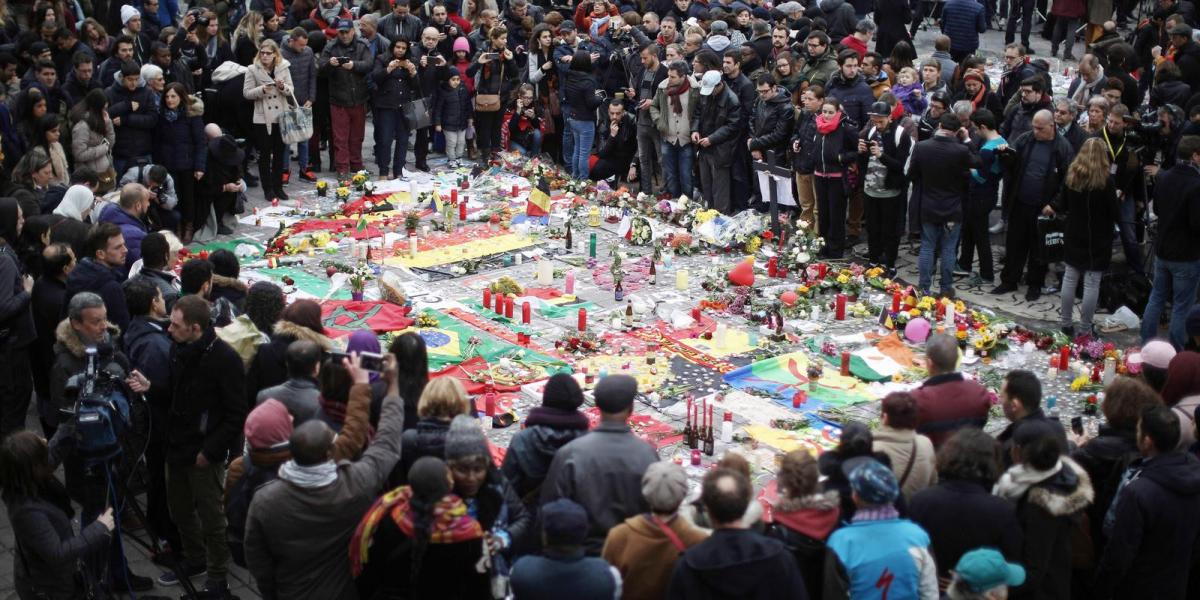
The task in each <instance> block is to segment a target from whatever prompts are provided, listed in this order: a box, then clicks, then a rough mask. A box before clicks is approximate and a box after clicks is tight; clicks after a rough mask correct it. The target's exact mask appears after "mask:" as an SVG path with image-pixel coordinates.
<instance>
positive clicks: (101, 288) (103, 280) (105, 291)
mask: <svg viewBox="0 0 1200 600" xmlns="http://www.w3.org/2000/svg"><path fill="white" fill-rule="evenodd" d="M124 281H125V273H124V272H123V271H122V270H120V269H118V268H115V267H110V266H108V265H106V264H104V263H101V262H97V261H96V259H94V258H92V257H90V256H89V257H85V258H83V259H82V260H80V261H79V262H78V263H76V264H75V268H74V269H73V270H72V271H71V274H70V275H67V295H66V298H64V299H63V314H62V316H63V317H65V316H67V315H66V309H67V305H68V304H69V303H70V302H71V298H73V297H75V294H78V293H79V292H92V293H95V294H98V295H99V296H100V298H101V299H102V300H104V306H105V308H107V309H108V322H109V323H112V324H113V325H116V326H117V327H119V328H120V329H121V330H122V331H124V330H125V329H126V328H128V327H129V309H128V308H126V306H125V292H124V290H122V289H121V284H122V282H124Z"/></svg>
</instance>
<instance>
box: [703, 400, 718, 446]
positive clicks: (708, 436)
mask: <svg viewBox="0 0 1200 600" xmlns="http://www.w3.org/2000/svg"><path fill="white" fill-rule="evenodd" d="M715 446H716V439H714V438H713V426H712V406H711V405H710V406H709V407H708V428H707V430H706V431H705V432H704V453H705V454H707V455H708V456H712V455H713V452H714V451H715V450H716V448H715Z"/></svg>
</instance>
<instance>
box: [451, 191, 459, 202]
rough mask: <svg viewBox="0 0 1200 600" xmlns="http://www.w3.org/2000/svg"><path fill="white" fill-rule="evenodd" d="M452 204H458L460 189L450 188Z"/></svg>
mask: <svg viewBox="0 0 1200 600" xmlns="http://www.w3.org/2000/svg"><path fill="white" fill-rule="evenodd" d="M450 203H451V204H458V188H450Z"/></svg>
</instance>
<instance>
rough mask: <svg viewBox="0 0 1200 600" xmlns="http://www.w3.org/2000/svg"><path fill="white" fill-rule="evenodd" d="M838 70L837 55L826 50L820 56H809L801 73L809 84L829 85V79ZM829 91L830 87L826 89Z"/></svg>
mask: <svg viewBox="0 0 1200 600" xmlns="http://www.w3.org/2000/svg"><path fill="white" fill-rule="evenodd" d="M837 71H838V64H837V56H836V55H835V54H834V53H833V52H832V51H826V52H825V54H822V55H821V56H818V57H813V58H809V59H808V61H806V62H805V63H804V68H803V69H801V70H800V74H801V76H802V77H804V80H805V81H807V82H808V84H809V85H819V86H823V87H825V86H828V85H829V80H830V79H831V78H832V77H833V74H834V73H837ZM825 91H826V93H828V92H829V90H828V88H827V89H826V90H825Z"/></svg>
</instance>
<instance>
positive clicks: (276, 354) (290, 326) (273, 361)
mask: <svg viewBox="0 0 1200 600" xmlns="http://www.w3.org/2000/svg"><path fill="white" fill-rule="evenodd" d="M270 336H271V341H269V342H267V343H265V344H259V346H258V351H257V352H255V354H254V360H252V361H250V368H249V369H247V370H246V406H247V410H250V409H253V408H254V407H255V406H257V405H258V392H259V391H260V390H265V389H267V388H269V387H273V386H276V385H279V384H281V383H283V382H285V381H287V378H288V376H287V365H286V364H285V361H284V357H285V355H286V354H287V347H288V345H289V344H291V343H292V342H294V341H296V340H298V339H305V340H307V341H311V342H316V343H317V344H318V345H320V346H321V347H322V348H324V349H326V350H328V349H329V339H328V338H326V337H325V336H323V335H321V334H319V333H317V332H315V331H313V330H311V329H308V328H307V327H302V326H300V325H296V324H295V323H292V322H291V321H282V320H281V321H279V322H277V323H275V330H274V331H272V332H270ZM375 420H376V421H378V417H376V419H375Z"/></svg>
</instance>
